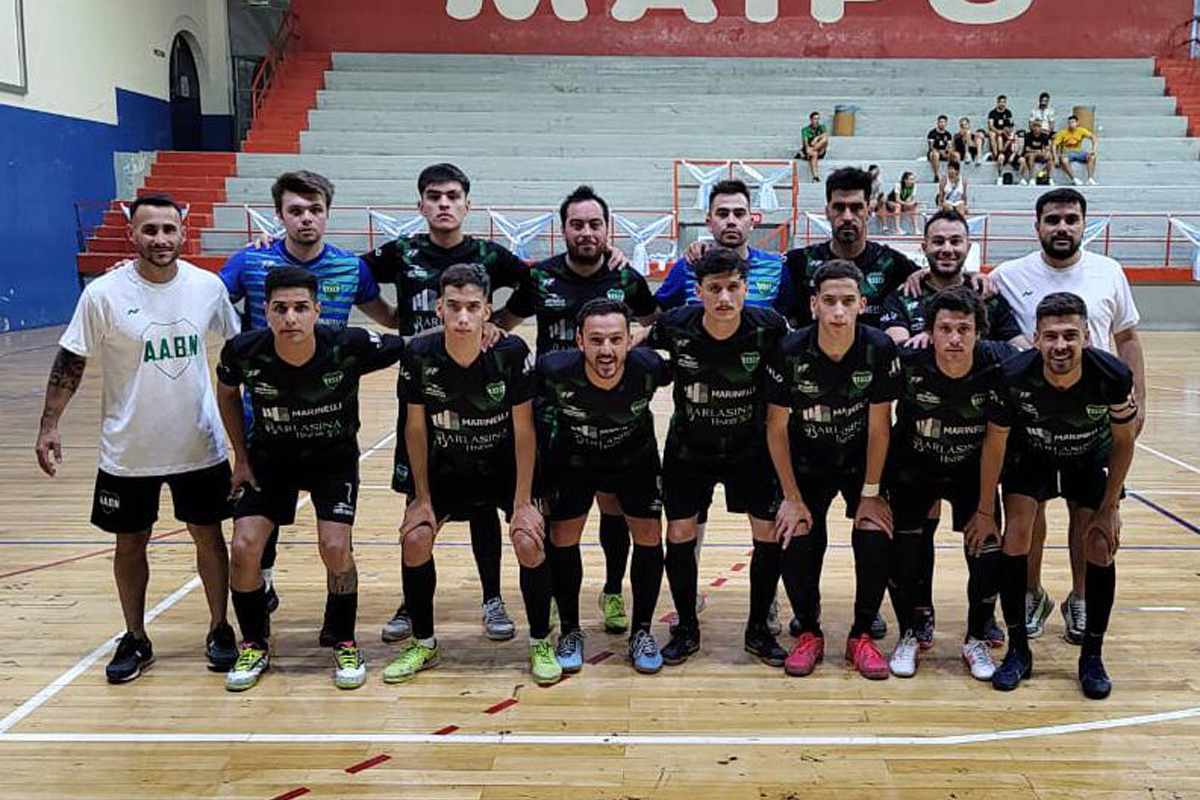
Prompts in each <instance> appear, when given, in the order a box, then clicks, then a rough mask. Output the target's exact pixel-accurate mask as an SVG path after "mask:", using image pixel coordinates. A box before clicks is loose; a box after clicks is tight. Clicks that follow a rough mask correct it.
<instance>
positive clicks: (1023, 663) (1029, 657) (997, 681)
mask: <svg viewBox="0 0 1200 800" xmlns="http://www.w3.org/2000/svg"><path fill="white" fill-rule="evenodd" d="M1032 674H1033V653H1031V652H1029V651H1028V650H1018V649H1016V648H1015V647H1010V648H1008V653H1007V654H1005V656H1004V663H1002V664H1001V665H1000V666H998V667H996V671H995V672H994V673H992V688H993V689H998V690H1000V691H1002V692H1011V691H1012V690H1013V689H1015V688H1017V687H1018V686H1020V685H1021V681H1023V680H1028V678H1029V676H1030V675H1032Z"/></svg>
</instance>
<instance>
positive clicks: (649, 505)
mask: <svg viewBox="0 0 1200 800" xmlns="http://www.w3.org/2000/svg"><path fill="white" fill-rule="evenodd" d="M596 492H608V493H610V494H614V495H616V497H617V501H618V502H619V503H620V504H621V511H622V512H624V513H625V515H626V516H630V517H637V518H642V519H658V518H659V517H660V515H661V514H662V508H663V501H662V466H661V465H660V464H659V460H658V451H657V450H654V451H651V452H649V453H647V454H646V455H644V456H642V457H641V458H638V459H636V460H634V461H631V462H630V463H628V464H624V465H622V466H620V467H616V468H610V469H602V470H593V469H580V468H578V467H570V466H567V465H564V464H561V463H560V464H555V463H554V461H550V462H549V463H548V466H547V468H546V470H545V472H544V474H543V493H542V498H543V499H544V500H545V501H546V510H547V514H546V517H547V519H550V520H554V521H559V520H565V519H575V518H576V517H582V516H583V515H585V514H587V513H588V511H589V510H590V509H591V507H592V499H593V498H594V497H595V496H596Z"/></svg>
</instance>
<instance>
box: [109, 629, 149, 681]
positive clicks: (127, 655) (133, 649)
mask: <svg viewBox="0 0 1200 800" xmlns="http://www.w3.org/2000/svg"><path fill="white" fill-rule="evenodd" d="M153 663H154V647H153V646H152V645H151V644H150V640H149V639H139V638H137V637H136V636H134V635H133V634H132V633H129V632H126V633H125V635H124V636H122V637H121V641H119V642H117V652H115V653H113V657H112V661H109V662H108V666H107V667H105V668H104V676H105V677H106V678H108V682H109V683H125V682H126V681H131V680H133V679H134V678H136V677H137V676H138V675H141V674H142V670H144V669H145V668H146V667H148V666H150V665H151V664H153Z"/></svg>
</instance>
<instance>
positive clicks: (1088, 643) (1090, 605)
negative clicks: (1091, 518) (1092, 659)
mask: <svg viewBox="0 0 1200 800" xmlns="http://www.w3.org/2000/svg"><path fill="white" fill-rule="evenodd" d="M1084 580H1085V581H1086V583H1085V584H1084V587H1085V590H1086V595H1085V596H1086V597H1087V625H1086V626H1085V628H1084V632H1083V655H1085V656H1098V655H1100V651H1101V649H1102V648H1103V647H1104V632H1105V631H1107V630H1108V618H1109V617H1110V616H1112V609H1113V601H1114V600H1115V599H1116V594H1117V565H1116V564H1109V565H1108V566H1107V567H1102V566H1100V565H1099V564H1093V563H1092V562H1090V561H1089V562H1088V565H1087V577H1086V578H1085V579H1084Z"/></svg>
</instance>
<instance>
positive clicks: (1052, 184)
mask: <svg viewBox="0 0 1200 800" xmlns="http://www.w3.org/2000/svg"><path fill="white" fill-rule="evenodd" d="M1046 185H1047V186H1058V184H1057V183H1055V182H1054V178H1049V179H1047V181H1046Z"/></svg>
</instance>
